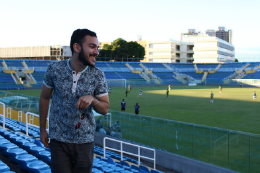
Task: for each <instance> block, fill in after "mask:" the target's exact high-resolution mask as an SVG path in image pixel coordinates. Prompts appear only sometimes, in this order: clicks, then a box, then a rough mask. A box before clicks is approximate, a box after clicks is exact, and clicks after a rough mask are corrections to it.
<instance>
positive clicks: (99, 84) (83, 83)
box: [43, 60, 107, 144]
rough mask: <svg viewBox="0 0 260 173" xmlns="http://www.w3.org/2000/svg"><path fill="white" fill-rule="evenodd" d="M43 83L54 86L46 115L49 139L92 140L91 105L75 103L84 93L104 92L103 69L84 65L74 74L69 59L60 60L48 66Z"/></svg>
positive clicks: (68, 140) (65, 140)
mask: <svg viewBox="0 0 260 173" xmlns="http://www.w3.org/2000/svg"><path fill="white" fill-rule="evenodd" d="M43 83H44V85H45V86H46V87H47V88H52V89H53V90H54V91H53V97H52V103H51V108H50V115H49V126H50V127H49V137H50V139H55V140H57V141H61V142H66V143H77V144H81V143H89V142H93V141H94V132H95V129H96V124H95V118H94V115H93V113H92V105H90V106H89V107H88V108H87V109H83V110H78V109H77V108H76V104H77V102H78V100H79V98H80V97H82V96H85V95H92V96H94V97H102V96H105V95H107V82H106V78H105V75H104V73H103V72H102V71H101V70H99V69H98V68H96V67H90V66H86V68H85V69H83V70H82V71H81V72H79V73H78V74H77V75H76V72H75V71H74V70H73V69H72V68H71V67H70V65H69V60H64V61H58V62H54V63H52V64H50V65H49V66H48V69H47V71H46V73H45V77H44V81H43Z"/></svg>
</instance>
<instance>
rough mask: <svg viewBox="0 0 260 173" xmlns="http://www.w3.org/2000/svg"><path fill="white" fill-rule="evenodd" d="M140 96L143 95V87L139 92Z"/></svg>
mask: <svg viewBox="0 0 260 173" xmlns="http://www.w3.org/2000/svg"><path fill="white" fill-rule="evenodd" d="M139 96H141V97H143V89H142V88H141V90H140V92H139V95H138V97H139Z"/></svg>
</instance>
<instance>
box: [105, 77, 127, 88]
mask: <svg viewBox="0 0 260 173" xmlns="http://www.w3.org/2000/svg"><path fill="white" fill-rule="evenodd" d="M107 85H108V87H126V79H107Z"/></svg>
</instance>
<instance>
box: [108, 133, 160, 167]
mask: <svg viewBox="0 0 260 173" xmlns="http://www.w3.org/2000/svg"><path fill="white" fill-rule="evenodd" d="M106 140H110V141H115V142H119V143H120V150H117V149H115V148H110V147H106ZM123 144H127V145H130V146H135V147H137V148H138V154H134V153H130V152H127V151H124V150H123ZM140 148H143V149H146V150H150V151H153V152H154V155H153V156H154V158H150V157H146V156H142V155H141V154H140ZM106 149H109V150H112V151H117V152H120V154H121V161H122V160H123V154H124V153H125V154H129V155H132V156H137V157H138V165H140V158H144V159H149V160H153V161H154V169H156V152H155V149H152V148H147V147H143V146H140V145H135V144H131V143H128V142H123V141H120V140H116V139H112V138H108V137H105V138H104V139H103V151H104V157H106Z"/></svg>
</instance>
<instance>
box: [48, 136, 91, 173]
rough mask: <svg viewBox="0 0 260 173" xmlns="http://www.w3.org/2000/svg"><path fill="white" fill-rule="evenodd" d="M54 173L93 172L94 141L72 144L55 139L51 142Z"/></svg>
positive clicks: (52, 169)
mask: <svg viewBox="0 0 260 173" xmlns="http://www.w3.org/2000/svg"><path fill="white" fill-rule="evenodd" d="M50 149H51V171H52V173H91V172H92V164H93V156H94V143H93V142H91V143H85V144H71V143H64V142H59V141H56V140H54V139H52V140H51V143H50Z"/></svg>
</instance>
